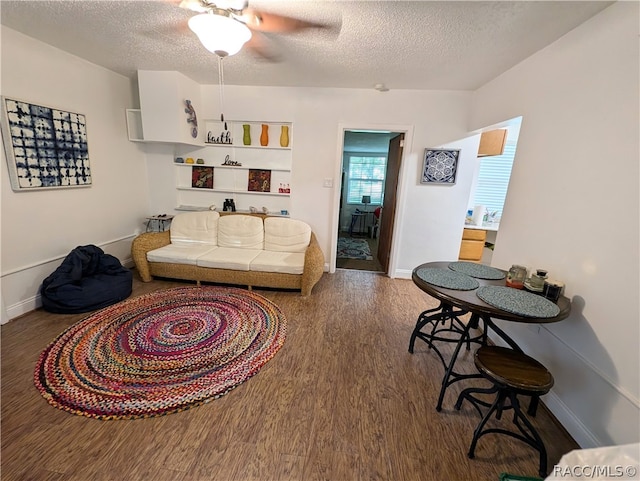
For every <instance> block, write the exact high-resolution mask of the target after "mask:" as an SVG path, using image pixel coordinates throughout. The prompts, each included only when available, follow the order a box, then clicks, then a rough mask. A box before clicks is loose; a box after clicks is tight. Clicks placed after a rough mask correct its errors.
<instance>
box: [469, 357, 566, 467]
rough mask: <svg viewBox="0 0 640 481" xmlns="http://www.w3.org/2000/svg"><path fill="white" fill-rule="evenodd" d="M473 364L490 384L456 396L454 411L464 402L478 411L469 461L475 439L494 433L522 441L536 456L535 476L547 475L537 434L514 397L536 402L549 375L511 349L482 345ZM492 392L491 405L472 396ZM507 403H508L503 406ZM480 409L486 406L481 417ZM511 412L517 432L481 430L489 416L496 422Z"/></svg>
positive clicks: (544, 454)
mask: <svg viewBox="0 0 640 481" xmlns="http://www.w3.org/2000/svg"><path fill="white" fill-rule="evenodd" d="M474 362H475V365H476V367H477V368H478V371H480V374H482V376H483V377H484V378H486V379H488V380H489V381H491V382H492V383H493V386H492V387H490V388H479V387H472V388H468V389H465V390H464V391H462V392H461V393H460V396H459V397H458V401H457V402H456V409H457V410H460V407H461V406H462V403H463V401H464V400H465V399H466V400H468V401H469V402H471V404H472V405H473V406H474V407H475V408H476V409H477V410H478V412H479V413H480V416H482V420H481V421H480V423H478V426H477V427H476V429H475V431H474V433H473V439H472V440H471V446H470V447H469V453H468V455H469V458H473V457H474V455H475V449H476V444H477V443H478V440H479V439H480V438H481V437H482V436H484V435H485V434H489V433H498V434H505V435H507V436H511V437H513V438H516V439H519V440H521V441H524V442H525V443H527V444H528V445H529V446H531V447H533V448H534V449H536V450H537V451H538V452H539V453H540V465H539V474H540V476H541V477H543V478H544V477H546V475H547V451H546V449H545V446H544V443H543V441H542V438H540V435H539V434H538V432H537V431H536V429H535V428H534V427H533V425H532V424H531V422H530V421H529V419H528V418H527V416H526V415H525V414H524V413H523V412H522V410H521V409H520V402H519V400H518V395H524V396H531V397H532V399H536V400H537V398H538V397H539V396H542V395H544V394H546V393H548V392H549V390H550V389H551V387H552V386H553V376H552V375H551V373H550V372H549V371H548V370H547V369H546V368H545V367H544V366H543V365H542V364H540V363H539V362H538V361H536V360H535V359H533V358H531V357H529V356H527V355H526V354H524V353H522V352H518V351H514V350H513V349H509V348H504V347H498V346H482V347H480V348H478V350H477V351H476V353H475V356H474ZM493 393H496V397H495V400H494V401H493V403H492V404H489V403H488V402H485V401H482V400H480V399H478V398H477V397H475V396H474V394H493ZM507 401H508V403H507ZM480 406H485V407H489V410H488V411H487V412H486V413H485V414H484V415H483V413H482V410H481V409H480ZM508 409H513V424H514V425H515V426H516V427H517V428H518V431H519V432H513V431H508V430H506V429H499V428H490V429H487V428H485V425H486V424H487V421H489V419H490V418H491V416H492V415H493V413H495V415H496V419H500V418H501V416H502V412H503V411H505V410H508Z"/></svg>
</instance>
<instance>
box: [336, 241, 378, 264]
mask: <svg viewBox="0 0 640 481" xmlns="http://www.w3.org/2000/svg"><path fill="white" fill-rule="evenodd" d="M338 259H359V260H363V261H372V260H373V256H372V255H371V249H370V248H369V243H368V242H367V241H366V239H352V238H350V237H338Z"/></svg>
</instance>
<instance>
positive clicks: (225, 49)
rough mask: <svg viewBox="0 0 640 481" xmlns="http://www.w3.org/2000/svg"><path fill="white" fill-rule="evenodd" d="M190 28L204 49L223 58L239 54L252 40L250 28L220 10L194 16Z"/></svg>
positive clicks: (190, 21) (190, 20) (228, 13)
mask: <svg viewBox="0 0 640 481" xmlns="http://www.w3.org/2000/svg"><path fill="white" fill-rule="evenodd" d="M189 28H190V29H191V30H192V31H193V32H194V33H195V34H196V35H197V36H198V38H199V39H200V42H202V45H204V48H206V49H207V50H209V52H212V53H215V54H216V55H218V56H223V57H227V56H229V55H235V54H236V53H238V52H239V51H240V49H241V48H242V46H243V45H244V44H245V43H247V42H248V41H249V39H250V38H251V30H249V27H247V26H246V25H245V24H244V23H242V22H240V21H239V20H236V19H235V18H233V17H232V16H231V13H230V12H228V11H226V10H220V9H215V10H211V11H210V12H208V13H201V14H199V15H194V16H193V17H191V18H190V19H189Z"/></svg>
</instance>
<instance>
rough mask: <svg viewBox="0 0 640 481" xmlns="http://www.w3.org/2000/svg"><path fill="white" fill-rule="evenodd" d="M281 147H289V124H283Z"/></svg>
mask: <svg viewBox="0 0 640 481" xmlns="http://www.w3.org/2000/svg"><path fill="white" fill-rule="evenodd" d="M280 147H289V126H288V125H283V126H282V128H281V129H280Z"/></svg>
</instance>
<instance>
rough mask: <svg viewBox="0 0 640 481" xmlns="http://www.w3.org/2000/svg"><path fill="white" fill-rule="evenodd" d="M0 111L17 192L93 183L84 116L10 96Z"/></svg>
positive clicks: (12, 185) (8, 159)
mask: <svg viewBox="0 0 640 481" xmlns="http://www.w3.org/2000/svg"><path fill="white" fill-rule="evenodd" d="M1 110H2V137H3V143H4V148H5V154H6V158H7V166H8V168H9V178H10V180H11V188H12V189H13V190H14V191H17V192H25V191H31V190H43V189H59V188H70V187H90V186H91V168H90V165H89V149H88V144H87V123H86V119H85V116H84V115H82V114H76V113H73V112H67V111H65V110H60V109H55V108H51V107H45V106H42V105H36V104H31V103H28V102H24V101H22V100H15V99H11V98H7V97H2V109H1Z"/></svg>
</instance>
